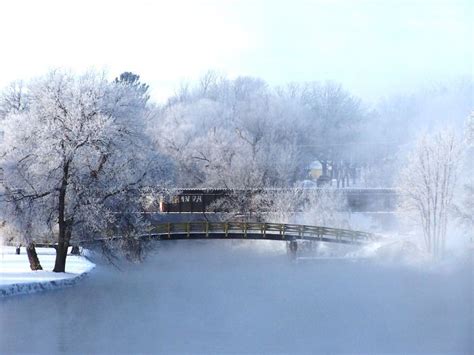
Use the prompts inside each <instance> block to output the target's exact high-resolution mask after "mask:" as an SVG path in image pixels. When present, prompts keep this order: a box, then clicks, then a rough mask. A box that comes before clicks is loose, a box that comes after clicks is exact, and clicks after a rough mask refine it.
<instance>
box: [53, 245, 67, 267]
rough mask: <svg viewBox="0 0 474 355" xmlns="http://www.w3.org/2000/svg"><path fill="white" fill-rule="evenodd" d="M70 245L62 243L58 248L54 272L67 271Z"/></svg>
mask: <svg viewBox="0 0 474 355" xmlns="http://www.w3.org/2000/svg"><path fill="white" fill-rule="evenodd" d="M68 247H69V243H65V242H60V243H58V246H57V247H56V260H55V262H54V269H53V271H54V272H65V271H66V256H67V248H68Z"/></svg>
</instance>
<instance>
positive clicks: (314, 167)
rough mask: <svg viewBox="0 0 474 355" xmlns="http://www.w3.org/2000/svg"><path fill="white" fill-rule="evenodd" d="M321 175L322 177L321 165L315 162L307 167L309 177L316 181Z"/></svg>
mask: <svg viewBox="0 0 474 355" xmlns="http://www.w3.org/2000/svg"><path fill="white" fill-rule="evenodd" d="M321 175H323V165H322V164H321V163H320V162H319V161H318V160H315V161H313V162H312V163H311V164H310V165H309V177H310V178H311V180H314V181H316V180H318V178H319V177H320V176H321Z"/></svg>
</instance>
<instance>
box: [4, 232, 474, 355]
mask: <svg viewBox="0 0 474 355" xmlns="http://www.w3.org/2000/svg"><path fill="white" fill-rule="evenodd" d="M262 243H263V244H262ZM264 243H268V244H264ZM275 243H276V244H278V243H279V242H260V244H259V243H254V244H251V245H254V246H255V245H260V247H259V248H249V247H245V245H244V246H243V244H238V243H235V242H234V243H232V242H228V241H206V242H190V241H179V242H167V243H163V244H161V247H160V248H159V249H158V250H157V251H156V253H153V255H150V256H149V257H148V258H147V259H146V261H145V262H144V263H143V264H140V265H132V264H128V265H125V266H123V265H122V266H121V271H119V270H117V269H116V268H113V267H111V266H109V265H106V264H105V263H100V262H99V264H98V266H97V268H96V269H95V270H94V271H93V272H92V273H91V274H90V275H89V276H88V277H87V278H86V279H84V280H83V281H81V282H80V283H79V284H77V285H76V286H75V287H72V288H67V289H62V290H58V291H52V292H45V293H40V294H34V295H28V296H19V297H11V298H7V299H3V300H0V353H2V354H10V353H13V352H15V351H16V352H27V353H44V354H53V353H63V352H72V353H81V354H94V353H105V354H116V353H130V354H137V353H174V352H177V353H225V352H232V353H277V352H283V353H343V352H344V353H384V352H391V353H434V352H439V353H465V354H468V353H471V354H472V353H473V352H474V347H473V336H472V334H473V328H472V319H473V310H472V307H473V299H472V297H473V296H472V285H473V279H472V277H473V276H472V258H471V259H470V260H469V258H466V259H460V260H459V261H458V262H456V263H454V264H453V265H448V266H446V265H441V266H436V267H433V266H430V267H427V266H419V265H418V266H408V265H405V266H395V265H394V264H393V263H387V262H386V261H382V260H353V259H332V260H331V259H321V260H299V261H297V262H291V261H289V259H288V257H287V256H286V254H285V253H284V249H283V248H282V249H279V250H275V249H273V250H265V249H264V248H262V247H261V246H262V245H267V246H275V245H276V244H275ZM248 245H250V244H248ZM278 245H280V244H278ZM471 257H472V256H471Z"/></svg>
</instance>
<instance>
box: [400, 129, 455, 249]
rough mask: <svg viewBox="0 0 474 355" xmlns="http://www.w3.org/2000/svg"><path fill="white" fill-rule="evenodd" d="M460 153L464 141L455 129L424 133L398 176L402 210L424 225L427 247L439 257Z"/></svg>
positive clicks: (443, 245)
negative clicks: (431, 133) (461, 142)
mask: <svg viewBox="0 0 474 355" xmlns="http://www.w3.org/2000/svg"><path fill="white" fill-rule="evenodd" d="M460 154H461V144H460V142H459V140H458V138H457V137H456V135H455V134H454V133H453V132H452V131H450V130H448V129H446V130H442V131H439V132H438V133H435V134H433V135H424V136H423V137H422V138H421V139H420V140H419V142H418V144H417V147H416V149H414V150H413V151H412V152H411V153H410V154H409V156H408V162H407V164H406V166H405V167H404V168H403V169H402V170H401V172H400V175H399V177H398V188H399V189H400V194H401V197H400V211H401V213H402V214H408V215H410V216H412V217H414V221H415V222H416V223H417V224H418V225H420V226H421V227H422V231H423V236H424V244H425V247H426V250H427V251H428V252H429V253H431V254H432V255H433V256H434V257H437V258H438V257H441V256H442V255H443V251H444V249H445V244H446V233H447V226H448V214H449V210H450V208H451V207H452V203H453V197H454V189H455V185H456V180H457V175H458V170H459V164H460Z"/></svg>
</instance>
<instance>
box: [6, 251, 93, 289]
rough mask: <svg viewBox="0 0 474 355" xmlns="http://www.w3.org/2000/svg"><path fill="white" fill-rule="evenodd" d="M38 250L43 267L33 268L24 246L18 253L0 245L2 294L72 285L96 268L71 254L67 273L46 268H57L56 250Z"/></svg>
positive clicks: (83, 258) (67, 263)
mask: <svg viewBox="0 0 474 355" xmlns="http://www.w3.org/2000/svg"><path fill="white" fill-rule="evenodd" d="M36 251H37V253H38V257H39V259H40V262H41V265H42V266H43V269H44V270H41V271H31V270H30V266H29V262H28V257H27V255H26V250H25V248H21V254H20V255H16V254H15V248H14V247H7V246H0V297H6V296H13V295H18V294H27V293H34V292H38V291H45V290H52V289H56V288H60V287H68V286H72V285H74V284H75V283H77V282H78V281H79V280H80V279H82V278H83V277H84V276H85V275H87V273H88V272H90V271H91V270H92V269H93V268H94V267H95V264H93V263H91V262H90V261H89V260H87V259H86V258H85V257H82V256H75V255H70V256H68V258H67V262H66V272H65V273H55V272H52V271H46V270H52V269H53V267H54V259H55V251H54V249H51V248H37V249H36Z"/></svg>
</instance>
